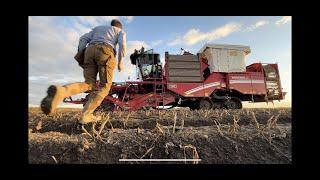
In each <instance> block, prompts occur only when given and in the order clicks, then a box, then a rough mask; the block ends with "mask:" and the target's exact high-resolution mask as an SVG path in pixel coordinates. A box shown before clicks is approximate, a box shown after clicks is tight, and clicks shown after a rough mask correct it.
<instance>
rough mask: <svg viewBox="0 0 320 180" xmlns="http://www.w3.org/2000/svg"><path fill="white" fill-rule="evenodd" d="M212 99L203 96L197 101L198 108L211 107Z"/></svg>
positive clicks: (205, 108) (206, 108)
mask: <svg viewBox="0 0 320 180" xmlns="http://www.w3.org/2000/svg"><path fill="white" fill-rule="evenodd" d="M212 105H213V103H212V101H211V100H210V99H209V98H203V99H201V100H200V102H199V108H200V109H203V110H208V109H211V108H212Z"/></svg>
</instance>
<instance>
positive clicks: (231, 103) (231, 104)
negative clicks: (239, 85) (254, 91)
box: [224, 97, 242, 109]
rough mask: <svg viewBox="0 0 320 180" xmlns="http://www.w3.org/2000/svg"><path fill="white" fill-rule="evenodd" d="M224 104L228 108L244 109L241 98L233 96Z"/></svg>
mask: <svg viewBox="0 0 320 180" xmlns="http://www.w3.org/2000/svg"><path fill="white" fill-rule="evenodd" d="M224 104H225V107H226V108H227V109H242V102H241V100H240V99H239V98H234V97H233V98H231V99H230V100H228V101H226V102H225V103H224Z"/></svg>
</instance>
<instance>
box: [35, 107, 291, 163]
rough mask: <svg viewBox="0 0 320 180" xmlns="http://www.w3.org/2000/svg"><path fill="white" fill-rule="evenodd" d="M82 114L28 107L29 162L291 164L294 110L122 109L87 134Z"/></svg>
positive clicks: (89, 128) (68, 110)
mask: <svg viewBox="0 0 320 180" xmlns="http://www.w3.org/2000/svg"><path fill="white" fill-rule="evenodd" d="M80 114H81V113H80V111H79V110H77V109H64V110H59V111H58V113H56V114H54V115H49V116H46V115H44V114H43V113H41V112H40V111H39V109H37V108H29V162H30V163H32V164H42V163H45V164H55V163H58V164H60V163H63V164H66V163H67V164H69V163H72V164H87V163H89V164H115V163H130V164H135V163H147V164H149V163H193V164H197V163H199V164H202V163H205V164H243V163H244V164H247V163H249V164H288V163H291V109H244V110H209V111H201V110H200V111H189V110H149V111H138V112H121V111H119V112H111V113H110V114H108V113H102V115H103V121H101V122H99V123H96V124H93V125H87V126H85V129H86V131H87V132H84V131H83V130H81V127H78V126H77V124H76V121H77V120H78V119H79V117H80ZM120 159H122V160H120ZM123 159H144V160H146V159H184V160H185V161H177V162H150V161H143V162H141V161H127V162H125V161H123ZM192 160H194V161H192Z"/></svg>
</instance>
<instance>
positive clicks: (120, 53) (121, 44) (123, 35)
mask: <svg viewBox="0 0 320 180" xmlns="http://www.w3.org/2000/svg"><path fill="white" fill-rule="evenodd" d="M126 41H127V38H126V33H125V32H124V31H120V35H119V39H118V43H119V50H118V70H119V71H121V70H122V63H123V58H124V56H125V55H126V48H127V42H126Z"/></svg>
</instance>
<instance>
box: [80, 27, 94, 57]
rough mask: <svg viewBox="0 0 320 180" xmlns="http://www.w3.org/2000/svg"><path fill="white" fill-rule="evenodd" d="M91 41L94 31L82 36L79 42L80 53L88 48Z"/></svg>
mask: <svg viewBox="0 0 320 180" xmlns="http://www.w3.org/2000/svg"><path fill="white" fill-rule="evenodd" d="M91 39H92V31H90V32H88V33H86V34H84V35H82V36H81V37H80V40H79V45H78V52H79V51H82V50H83V49H84V48H86V46H87V44H88V43H89V42H90V41H91Z"/></svg>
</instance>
